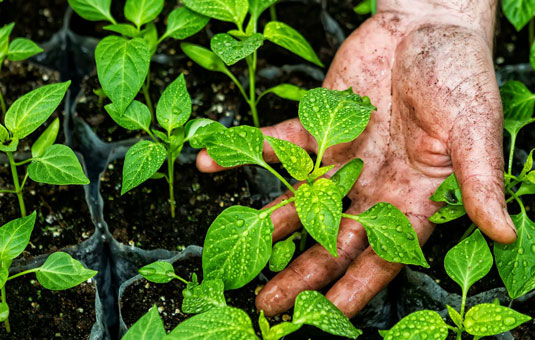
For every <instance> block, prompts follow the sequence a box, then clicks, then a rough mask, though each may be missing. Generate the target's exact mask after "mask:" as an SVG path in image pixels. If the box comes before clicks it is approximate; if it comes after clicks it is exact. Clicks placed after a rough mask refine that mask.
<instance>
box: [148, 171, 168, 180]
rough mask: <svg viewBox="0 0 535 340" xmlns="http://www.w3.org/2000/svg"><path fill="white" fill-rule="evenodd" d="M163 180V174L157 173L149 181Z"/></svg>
mask: <svg viewBox="0 0 535 340" xmlns="http://www.w3.org/2000/svg"><path fill="white" fill-rule="evenodd" d="M162 178H165V174H164V173H162V172H157V173H155V174H154V175H152V176H151V177H150V179H162Z"/></svg>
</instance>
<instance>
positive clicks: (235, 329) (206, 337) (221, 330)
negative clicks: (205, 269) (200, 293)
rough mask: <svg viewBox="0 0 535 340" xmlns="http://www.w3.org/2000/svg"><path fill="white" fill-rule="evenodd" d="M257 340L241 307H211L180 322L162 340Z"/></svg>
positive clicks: (249, 320) (251, 325) (250, 323)
mask: <svg viewBox="0 0 535 340" xmlns="http://www.w3.org/2000/svg"><path fill="white" fill-rule="evenodd" d="M184 339H188V340H258V337H257V336H256V335H255V331H254V329H253V324H252V322H251V319H250V318H249V316H248V315H247V313H245V312H244V311H242V310H241V309H238V308H233V307H220V308H213V309H210V310H209V311H207V312H206V313H202V314H198V315H195V316H193V317H191V318H189V319H187V320H186V321H183V322H182V323H180V324H179V325H178V326H177V327H176V328H175V329H173V330H172V331H171V333H169V334H168V335H167V336H166V337H165V338H164V340H184Z"/></svg>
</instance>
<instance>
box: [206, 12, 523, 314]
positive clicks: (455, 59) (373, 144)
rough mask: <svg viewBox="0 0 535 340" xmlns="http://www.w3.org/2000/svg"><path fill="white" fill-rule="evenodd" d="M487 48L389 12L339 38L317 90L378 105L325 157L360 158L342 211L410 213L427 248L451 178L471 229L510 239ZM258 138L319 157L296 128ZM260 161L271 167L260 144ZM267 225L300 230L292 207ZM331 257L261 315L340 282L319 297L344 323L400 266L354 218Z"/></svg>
mask: <svg viewBox="0 0 535 340" xmlns="http://www.w3.org/2000/svg"><path fill="white" fill-rule="evenodd" d="M446 21H447V20H446ZM489 40H490V39H488V35H486V34H484V33H483V32H478V31H477V30H476V29H473V28H469V27H468V28H467V27H463V26H461V25H457V24H455V23H451V22H445V23H436V21H435V23H433V24H429V23H426V22H425V20H420V19H415V18H413V17H410V16H408V15H405V14H403V13H398V12H393V11H384V12H380V13H378V14H377V15H375V16H374V17H373V18H372V19H369V20H368V21H366V22H365V23H364V24H363V25H362V26H361V27H360V28H359V29H358V30H356V31H355V32H354V33H353V34H352V35H351V36H350V37H349V38H348V39H347V40H346V41H345V43H344V44H343V45H342V47H341V48H340V49H339V51H338V53H337V55H336V57H335V59H334V61H333V63H332V66H331V68H330V69H329V72H328V75H327V77H326V79H325V82H324V84H323V86H324V87H327V88H330V89H336V90H345V89H347V88H348V87H350V86H351V87H353V90H354V91H355V92H356V93H358V94H360V95H365V96H369V97H370V99H371V102H372V103H373V104H374V105H375V106H377V111H376V112H374V113H372V116H371V120H370V123H369V125H368V127H367V128H366V130H365V131H364V132H363V133H362V135H361V136H360V137H359V138H358V139H357V140H355V141H354V142H351V143H347V144H342V145H337V146H335V147H331V148H329V149H328V150H327V152H326V153H325V156H324V159H323V162H324V164H336V165H337V166H338V167H339V166H341V165H343V164H344V163H346V162H348V161H349V160H351V159H353V158H356V157H359V158H361V159H362V160H364V164H365V165H364V169H363V171H362V174H361V176H360V178H359V180H358V182H357V183H356V185H355V186H354V187H353V189H352V190H351V192H350V193H349V198H350V199H351V206H350V208H349V210H348V212H349V213H352V214H359V213H361V212H363V211H365V210H367V209H368V208H370V207H371V206H372V205H374V204H375V203H377V202H389V203H391V204H393V205H395V206H396V207H398V208H399V209H400V210H401V211H403V212H404V213H405V214H406V215H407V216H408V218H409V220H410V221H411V223H412V225H413V227H414V229H415V230H416V232H417V234H418V237H419V241H420V243H421V244H423V243H424V242H425V241H426V240H427V239H428V237H429V236H430V234H431V233H432V231H433V228H434V225H433V224H432V223H431V222H429V217H430V216H431V215H432V214H433V213H435V212H436V211H437V210H438V209H439V208H440V207H441V205H440V204H438V203H435V202H432V201H430V200H429V197H430V196H431V195H432V194H433V192H434V191H435V189H436V188H437V187H438V186H439V185H440V184H441V183H442V181H443V180H444V179H446V177H447V176H448V175H450V174H451V173H452V172H453V171H454V172H455V174H456V176H457V178H458V180H459V183H460V185H461V188H462V194H463V201H464V204H465V207H466V210H467V212H468V215H469V216H470V218H471V219H472V221H474V222H475V223H476V225H478V226H479V228H480V229H481V230H482V231H483V232H484V233H485V234H487V235H488V236H489V237H490V238H492V239H493V240H495V241H498V242H503V243H510V242H513V241H514V240H515V238H516V231H515V229H514V225H513V223H512V221H511V219H510V217H509V215H508V214H507V211H506V203H505V200H504V193H503V190H504V189H503V188H504V184H503V182H504V179H503V154H502V126H503V122H502V107H501V101H500V94H499V90H498V86H497V84H496V79H495V75H494V68H493V63H492V57H491V46H490V45H491V44H490V43H489V42H488V41H489ZM263 132H264V133H265V134H268V135H272V136H275V137H277V138H281V139H287V140H290V141H292V142H294V143H296V144H298V145H300V146H302V147H303V148H305V149H306V150H308V151H309V152H315V151H316V148H317V144H316V143H315V141H314V139H313V138H312V136H310V135H309V134H308V133H307V132H306V130H304V128H303V127H302V126H301V124H300V123H299V121H298V120H297V119H293V120H289V121H286V122H283V123H281V124H278V125H276V126H273V127H269V128H265V129H263ZM264 156H265V158H266V160H268V161H276V160H277V159H276V156H275V155H274V154H273V151H272V150H271V148H270V147H269V145H268V144H267V143H266V144H265V147H264ZM197 165H198V167H199V169H200V170H201V171H205V172H214V171H219V170H222V168H221V167H219V166H218V165H217V164H215V163H214V162H213V160H211V159H210V157H209V156H208V155H207V153H206V151H203V152H201V153H200V154H199V157H198V159H197ZM333 172H334V170H333ZM331 174H332V172H331ZM289 195H290V193H287V194H286V197H287V196H289ZM282 198H285V197H282ZM282 198H280V199H279V200H277V201H275V202H274V203H277V202H280V200H281V199H282ZM274 203H272V204H274ZM272 219H273V222H274V225H275V233H274V236H273V239H274V241H277V240H280V239H282V238H284V237H286V236H287V235H290V234H291V233H292V232H293V231H295V230H296V229H298V228H299V227H300V226H301V225H300V223H299V219H298V218H297V215H296V212H295V207H294V206H293V204H291V205H288V206H285V207H283V208H281V209H279V210H277V211H276V212H275V213H274V214H273V215H272ZM338 254H339V256H338V258H334V257H332V256H331V255H330V254H329V253H328V252H327V251H326V250H325V249H324V248H323V247H322V246H320V245H315V246H313V247H312V248H310V249H308V250H307V251H306V252H305V253H304V254H302V255H301V256H300V257H299V258H297V259H296V260H295V261H293V262H292V263H291V264H290V265H289V267H288V268H286V269H285V270H284V271H283V272H281V273H279V274H278V275H276V276H275V277H274V278H273V279H272V280H271V281H270V282H269V283H268V284H267V285H266V286H265V287H264V288H263V290H262V291H261V292H260V294H259V295H258V296H257V299H256V304H257V307H258V309H262V310H264V312H265V314H266V315H268V316H272V315H276V314H279V313H282V312H284V311H286V310H288V309H289V308H291V307H292V306H293V304H294V300H295V297H296V296H297V294H298V293H299V292H301V291H303V290H309V289H320V288H322V287H324V286H326V285H328V284H329V283H331V282H333V281H335V280H337V279H338V281H337V282H336V283H335V284H334V286H333V287H332V288H331V289H330V290H329V291H328V292H327V295H326V296H327V298H328V299H329V300H331V301H332V302H333V303H334V304H335V305H336V306H338V307H339V308H340V309H341V310H342V311H343V312H344V313H345V314H346V315H347V316H350V317H351V316H354V315H355V314H356V313H357V312H358V311H360V310H361V309H362V308H363V307H364V306H365V305H366V303H367V302H368V301H369V300H370V299H371V298H373V297H374V296H375V295H376V294H377V293H378V292H379V291H380V290H381V289H383V288H384V287H385V286H386V285H387V284H388V283H389V282H390V281H391V280H392V279H393V278H394V277H395V276H396V275H397V274H398V273H399V271H400V270H401V268H402V265H400V264H394V263H389V262H387V261H385V260H383V259H381V258H379V257H378V256H377V255H376V254H375V253H374V252H373V250H372V249H371V247H369V245H368V242H367V238H366V233H365V231H364V229H363V227H362V226H361V225H360V224H359V223H358V222H355V221H353V220H349V219H342V223H341V226H340V231H339V235H338Z"/></svg>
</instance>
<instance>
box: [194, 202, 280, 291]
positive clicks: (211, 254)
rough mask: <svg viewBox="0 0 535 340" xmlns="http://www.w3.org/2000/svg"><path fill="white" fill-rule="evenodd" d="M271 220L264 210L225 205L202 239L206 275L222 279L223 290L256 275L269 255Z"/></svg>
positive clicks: (266, 261) (234, 286)
mask: <svg viewBox="0 0 535 340" xmlns="http://www.w3.org/2000/svg"><path fill="white" fill-rule="evenodd" d="M272 234H273V223H272V222H271V218H270V216H269V214H268V213H267V212H264V211H261V210H256V209H252V208H248V207H242V206H233V207H230V208H227V209H225V210H224V211H223V212H222V213H221V214H220V215H219V216H217V218H216V219H215V220H214V222H213V223H212V225H210V228H209V229H208V232H207V234H206V238H205V240H204V249H203V253H202V266H203V272H204V277H205V279H216V278H219V279H221V280H223V283H224V284H225V290H229V289H237V288H241V287H243V286H244V285H246V284H247V283H249V282H250V281H251V280H252V279H253V278H255V277H256V276H257V275H258V273H260V271H261V270H262V269H263V268H264V267H265V266H266V264H267V263H268V260H269V258H270V256H271V237H272Z"/></svg>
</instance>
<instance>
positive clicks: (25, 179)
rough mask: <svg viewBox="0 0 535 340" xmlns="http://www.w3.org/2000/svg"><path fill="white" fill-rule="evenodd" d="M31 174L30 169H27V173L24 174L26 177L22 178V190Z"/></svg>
mask: <svg viewBox="0 0 535 340" xmlns="http://www.w3.org/2000/svg"><path fill="white" fill-rule="evenodd" d="M29 176H30V174H29V173H28V171H26V175H24V178H23V179H22V184H21V185H20V191H21V192H22V190H24V185H26V181H27V180H28V177H29Z"/></svg>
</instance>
